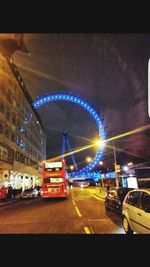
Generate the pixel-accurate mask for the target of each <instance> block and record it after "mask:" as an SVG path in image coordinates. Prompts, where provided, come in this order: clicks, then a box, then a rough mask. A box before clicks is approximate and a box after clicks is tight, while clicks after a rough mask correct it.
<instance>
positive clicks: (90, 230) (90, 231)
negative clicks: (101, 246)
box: [84, 226, 94, 234]
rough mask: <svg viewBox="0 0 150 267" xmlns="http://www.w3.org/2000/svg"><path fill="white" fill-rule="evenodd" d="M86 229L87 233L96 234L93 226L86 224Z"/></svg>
mask: <svg viewBox="0 0 150 267" xmlns="http://www.w3.org/2000/svg"><path fill="white" fill-rule="evenodd" d="M84 231H85V233H86V234H94V232H93V229H92V227H91V226H90V227H88V226H84Z"/></svg>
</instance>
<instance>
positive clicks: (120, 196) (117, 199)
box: [105, 187, 133, 213]
mask: <svg viewBox="0 0 150 267" xmlns="http://www.w3.org/2000/svg"><path fill="white" fill-rule="evenodd" d="M131 190H133V188H123V187H118V188H117V187H111V188H109V189H108V190H107V194H106V198H105V208H106V210H113V211H116V212H118V213H121V212H122V203H123V200H124V198H125V196H126V194H127V193H128V192H129V191H131Z"/></svg>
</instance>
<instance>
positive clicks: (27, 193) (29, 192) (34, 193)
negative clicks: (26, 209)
mask: <svg viewBox="0 0 150 267" xmlns="http://www.w3.org/2000/svg"><path fill="white" fill-rule="evenodd" d="M38 196H39V191H38V190H37V189H36V188H28V189H25V190H24V191H23V192H22V193H21V195H20V198H21V199H23V198H36V197H38Z"/></svg>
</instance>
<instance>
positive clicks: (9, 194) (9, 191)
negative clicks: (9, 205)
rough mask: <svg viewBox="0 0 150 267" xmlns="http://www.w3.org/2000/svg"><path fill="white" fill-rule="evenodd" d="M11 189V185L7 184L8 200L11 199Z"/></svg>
mask: <svg viewBox="0 0 150 267" xmlns="http://www.w3.org/2000/svg"><path fill="white" fill-rule="evenodd" d="M12 191H13V189H12V186H11V185H9V186H8V193H7V198H8V200H11V199H12V193H13V192H12Z"/></svg>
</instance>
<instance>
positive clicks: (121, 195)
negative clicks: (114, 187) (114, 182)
mask: <svg viewBox="0 0 150 267" xmlns="http://www.w3.org/2000/svg"><path fill="white" fill-rule="evenodd" d="M130 190H131V189H129V188H121V189H119V190H118V196H119V198H120V200H121V201H123V200H124V198H125V196H126V194H127V193H128V192H129V191H130Z"/></svg>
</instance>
